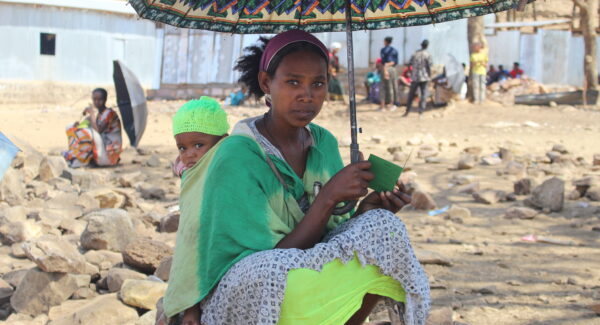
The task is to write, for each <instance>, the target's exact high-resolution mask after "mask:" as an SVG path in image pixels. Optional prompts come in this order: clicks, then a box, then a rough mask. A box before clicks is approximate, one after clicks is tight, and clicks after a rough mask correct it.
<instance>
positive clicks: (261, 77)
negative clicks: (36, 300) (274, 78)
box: [258, 71, 271, 94]
mask: <svg viewBox="0 0 600 325" xmlns="http://www.w3.org/2000/svg"><path fill="white" fill-rule="evenodd" d="M270 83H271V77H270V76H269V74H268V73H267V72H265V71H259V72H258V85H259V86H260V89H261V90H262V91H263V93H265V94H270V93H271V89H270V88H269V84H270Z"/></svg>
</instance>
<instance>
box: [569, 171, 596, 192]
mask: <svg viewBox="0 0 600 325" xmlns="http://www.w3.org/2000/svg"><path fill="white" fill-rule="evenodd" d="M597 183H598V182H597V180H596V178H594V177H591V176H588V177H584V178H580V179H576V180H574V181H573V185H575V189H576V190H577V191H578V192H579V196H580V197H584V196H585V194H586V193H587V191H588V190H589V189H590V187H592V186H595V185H596V184H597Z"/></svg>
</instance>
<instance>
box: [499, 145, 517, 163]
mask: <svg viewBox="0 0 600 325" xmlns="http://www.w3.org/2000/svg"><path fill="white" fill-rule="evenodd" d="M498 155H499V156H500V158H502V161H505V162H507V161H511V160H513V159H514V154H513V152H512V151H511V150H510V149H508V148H500V149H499V150H498Z"/></svg>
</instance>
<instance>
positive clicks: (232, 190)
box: [164, 120, 349, 317]
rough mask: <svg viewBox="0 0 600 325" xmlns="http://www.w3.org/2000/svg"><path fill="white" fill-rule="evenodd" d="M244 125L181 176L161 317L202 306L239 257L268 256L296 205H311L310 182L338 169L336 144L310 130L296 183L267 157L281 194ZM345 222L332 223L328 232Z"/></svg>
mask: <svg viewBox="0 0 600 325" xmlns="http://www.w3.org/2000/svg"><path fill="white" fill-rule="evenodd" d="M247 121H248V120H246V121H242V122H240V123H238V125H236V127H235V129H234V131H233V132H232V135H231V136H228V137H226V138H225V139H223V140H222V141H221V142H219V144H218V145H216V146H215V147H213V148H212V149H211V150H209V151H208V152H207V153H206V155H205V156H204V157H202V159H200V161H199V162H198V163H197V164H196V165H195V166H194V167H192V168H191V169H189V170H187V171H186V172H185V173H184V178H183V180H182V184H181V197H180V210H181V217H180V221H179V230H178V231H177V242H176V247H175V255H174V257H173V265H172V267H171V273H170V276H169V286H168V289H167V292H166V294H165V298H164V309H165V313H166V315H167V316H168V317H172V316H174V315H176V314H177V313H179V312H182V311H184V310H186V309H188V308H189V307H191V306H194V305H195V304H196V303H198V302H199V301H201V300H202V299H204V297H206V295H207V294H208V293H209V292H210V291H211V290H212V289H213V287H215V285H217V284H218V283H219V281H220V280H221V278H222V277H223V275H225V273H226V272H227V271H228V270H229V268H231V267H232V266H233V265H234V264H235V263H236V262H238V261H239V260H241V259H242V258H244V257H246V256H248V255H250V254H253V253H256V252H259V251H264V250H269V249H273V248H274V247H275V245H276V244H277V243H278V242H279V241H280V240H281V239H282V238H283V237H285V236H286V235H287V234H289V233H290V232H291V231H292V229H293V228H294V227H295V226H296V225H297V224H298V222H299V221H300V220H301V219H302V217H303V216H304V213H303V212H302V211H301V210H300V207H299V205H298V202H297V200H299V199H300V198H301V197H302V195H303V194H304V192H305V191H306V192H307V194H308V197H309V202H310V203H312V202H313V200H314V193H313V184H314V182H315V181H320V182H321V183H323V184H325V183H327V181H328V180H329V179H330V178H331V177H332V176H333V175H335V174H336V173H337V172H338V171H339V170H340V169H342V168H343V162H342V159H341V156H340V153H339V150H338V144H337V140H336V139H335V137H334V136H333V135H332V134H331V133H329V131H327V130H325V129H324V128H322V127H320V126H317V125H315V124H310V125H309V130H310V133H311V135H312V138H313V144H312V146H311V148H310V149H309V152H308V159H307V164H306V171H305V173H304V176H303V178H302V179H300V178H299V177H298V176H297V175H296V173H295V172H294V171H293V169H292V168H291V167H290V166H289V165H288V164H287V163H286V162H285V161H283V160H281V159H279V158H277V157H276V156H274V155H269V158H270V159H271V161H272V162H273V163H274V165H275V166H276V168H277V169H278V170H279V172H280V174H281V175H282V177H283V179H284V181H285V183H286V184H287V187H288V190H287V191H285V190H284V188H283V186H282V185H281V183H280V182H279V181H278V179H277V177H276V176H275V173H274V172H273V170H272V169H271V168H270V167H269V165H268V163H267V161H266V159H265V157H266V154H265V152H264V150H263V149H262V147H261V146H260V145H259V144H258V142H257V141H256V140H255V138H254V135H253V133H252V131H251V129H250V128H249V126H248V125H247V123H248V122H247ZM348 218H349V215H344V216H331V218H330V221H329V223H328V225H327V230H331V229H333V228H334V227H335V226H337V225H338V224H340V223H341V222H343V221H345V220H347V219H348Z"/></svg>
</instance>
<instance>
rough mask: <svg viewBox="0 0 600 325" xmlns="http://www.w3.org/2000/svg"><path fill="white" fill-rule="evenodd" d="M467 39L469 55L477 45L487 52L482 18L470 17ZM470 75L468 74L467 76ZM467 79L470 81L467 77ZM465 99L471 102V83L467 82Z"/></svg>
mask: <svg viewBox="0 0 600 325" xmlns="http://www.w3.org/2000/svg"><path fill="white" fill-rule="evenodd" d="M467 38H468V40H469V54H473V49H474V45H475V44H476V43H479V44H481V45H482V46H483V50H484V51H487V50H488V47H487V40H486V39H485V33H484V21H483V16H478V17H471V18H469V19H468V21H467ZM470 75H471V74H470V73H469V76H470ZM469 79H471V78H470V77H469ZM467 89H468V90H467V97H468V98H469V99H470V100H473V83H472V82H469V84H468V88H467Z"/></svg>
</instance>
